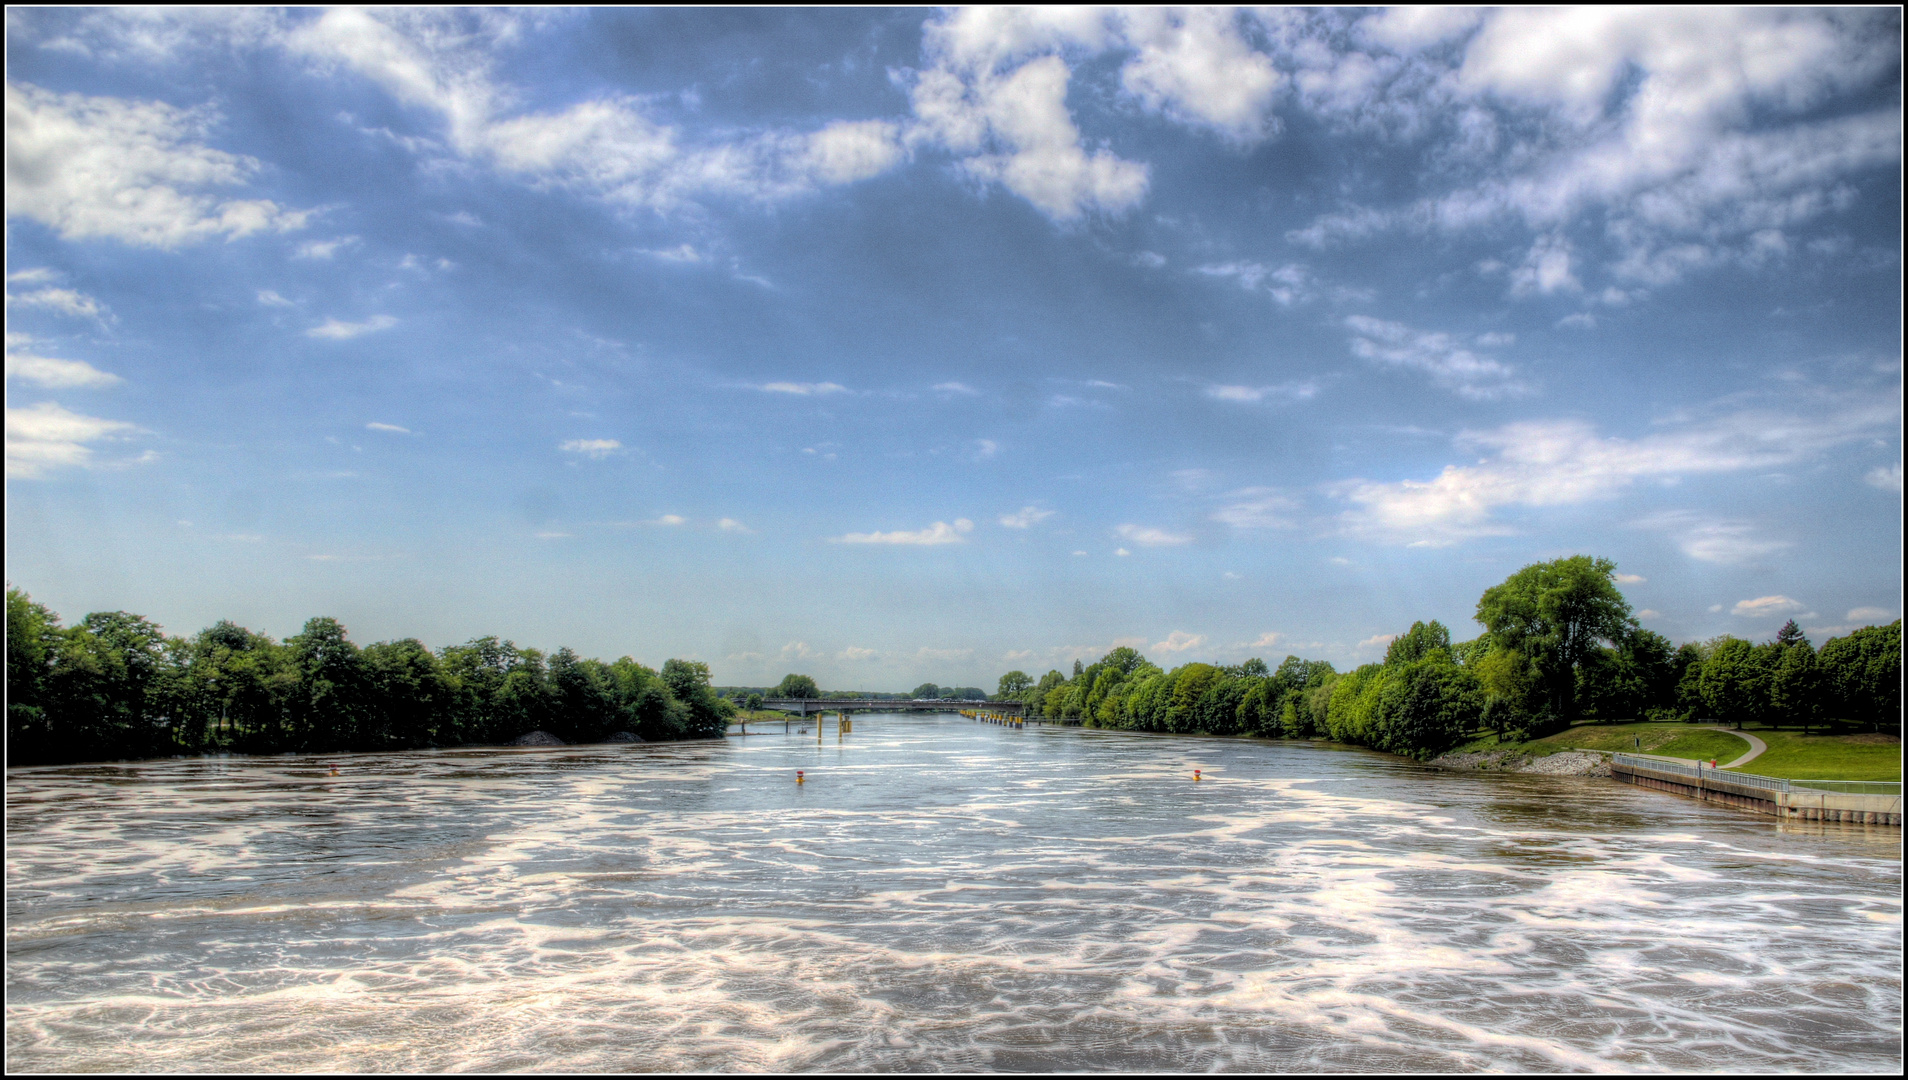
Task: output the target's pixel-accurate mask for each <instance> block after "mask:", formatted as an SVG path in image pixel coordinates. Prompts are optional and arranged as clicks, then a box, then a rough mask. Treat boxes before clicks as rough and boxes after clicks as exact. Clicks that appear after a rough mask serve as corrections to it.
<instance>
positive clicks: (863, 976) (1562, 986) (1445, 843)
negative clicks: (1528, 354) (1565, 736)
mask: <svg viewBox="0 0 1908 1080" xmlns="http://www.w3.org/2000/svg"><path fill="white" fill-rule="evenodd" d="M854 728H855V730H854V732H853V733H852V734H849V735H847V736H845V737H844V736H839V735H838V734H837V733H836V732H835V731H834V729H833V723H832V721H831V722H829V724H828V725H827V730H826V731H825V732H824V733H822V737H821V738H820V739H819V740H818V738H817V733H816V731H815V729H814V728H813V727H812V726H811V727H810V729H809V732H808V734H806V735H805V736H804V735H799V734H789V735H784V734H782V733H781V731H780V728H779V725H777V726H773V727H769V728H766V729H763V728H758V729H757V730H759V731H766V732H767V733H765V734H754V735H750V736H749V737H747V738H742V737H732V738H729V739H727V740H723V741H718V742H706V743H678V744H667V745H647V746H642V745H637V746H587V747H569V748H560V749H548V750H509V749H466V750H444V751H419V752H409V753H394V754H359V755H339V756H336V757H321V758H320V757H290V756H286V757H266V758H225V759H194V760H169V761H156V762H140V763H122V764H113V765H86V766H70V767H60V768H36V769H14V770H11V771H10V772H9V773H8V778H7V825H6V836H7V855H6V859H7V869H6V884H7V896H6V904H7V908H6V910H7V927H6V929H7V943H8V958H7V998H8V1000H7V1034H6V1040H7V1058H8V1064H9V1066H10V1068H12V1069H14V1070H24V1071H64V1070H118V1071H167V1072H173V1071H228V1072H229V1071H247V1070H337V1071H385V1070H413V1071H466V1070H526V1071H611V1070H712V1071H761V1070H840V1071H854V1070H894V1071H905V1070H921V1071H926V1070H934V1069H963V1070H1002V1071H1004V1070H1056V1069H1072V1070H1136V1069H1147V1070H1171V1071H1197V1070H1254V1071H1346V1070H1358V1071H1399V1072H1403V1071H1455V1070H1465V1071H1473V1070H1532V1071H1566V1070H1569V1071H1578V1070H1665V1071H1668V1070H1676V1071H1696V1072H1708V1071H1728V1072H1763V1071H1808V1072H1817V1071H1874V1072H1895V1071H1898V1070H1899V1069H1900V1067H1901V1064H1902V1031H1901V1018H1902V1014H1901V1001H1902V998H1901V993H1902V982H1901V967H1900V962H1901V956H1902V934H1901V928H1902V922H1901V907H1902V905H1901V889H1902V880H1901V858H1900V838H1901V833H1900V830H1898V829H1876V828H1873V827H1868V828H1864V827H1861V826H1837V825H1813V826H1788V825H1779V824H1777V823H1776V822H1774V821H1773V820H1771V819H1769V818H1763V817H1757V816H1754V815H1750V814H1745V813H1741V812H1739V811H1735V810H1730V809H1727V808H1722V807H1715V806H1707V805H1703V804H1699V803H1695V802H1692V801H1689V800H1685V799H1679V798H1677V797H1675V796H1672V795H1666V794H1663V793H1659V792H1653V791H1646V790H1640V789H1637V788H1633V787H1629V786H1626V785H1622V784H1618V783H1615V782H1612V781H1609V780H1593V779H1582V778H1569V777H1539V776H1516V775H1491V774H1454V773H1440V772H1435V771H1432V770H1429V769H1427V768H1424V767H1421V766H1417V765H1414V764H1412V763H1410V762H1407V761H1403V760H1400V759H1397V758H1392V757H1388V756H1385V755H1381V754H1375V753H1371V752H1367V751H1362V750H1353V749H1348V748H1342V747H1332V746H1325V745H1314V744H1309V743H1278V742H1252V741H1245V740H1235V739H1205V738H1190V737H1177V738H1175V737H1156V736H1141V735H1127V734H1117V733H1108V732H1095V731H1083V730H1081V729H1078V728H1039V727H1035V728H1029V729H1015V728H1007V727H999V726H994V725H990V724H981V723H975V722H973V721H969V720H965V719H961V718H959V717H954V716H925V717H924V716H898V715H897V716H885V715H860V716H857V717H856V718H855V723H854ZM333 762H335V763H336V764H337V765H338V766H339V769H338V775H336V776H333V775H332V774H331V771H330V769H329V768H328V767H327V766H328V765H329V764H331V763H333ZM1195 768H1197V769H1200V770H1202V774H1203V779H1201V780H1198V781H1194V780H1193V777H1192V770H1193V769H1195ZM797 769H801V770H804V771H805V773H806V782H805V783H803V784H801V785H797V784H796V783H795V771H796V770H797Z"/></svg>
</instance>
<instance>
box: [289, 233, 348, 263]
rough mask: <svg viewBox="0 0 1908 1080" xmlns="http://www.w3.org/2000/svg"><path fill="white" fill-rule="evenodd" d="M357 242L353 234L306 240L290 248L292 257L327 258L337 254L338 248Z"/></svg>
mask: <svg viewBox="0 0 1908 1080" xmlns="http://www.w3.org/2000/svg"><path fill="white" fill-rule="evenodd" d="M357 242H358V238H357V237H355V236H337V237H333V238H332V239H330V240H307V241H305V242H304V243H302V244H300V245H298V246H297V247H296V248H294V249H293V250H292V258H294V259H329V258H331V257H332V256H333V255H335V254H337V252H338V249H339V248H344V247H350V246H351V245H353V244H356V243H357Z"/></svg>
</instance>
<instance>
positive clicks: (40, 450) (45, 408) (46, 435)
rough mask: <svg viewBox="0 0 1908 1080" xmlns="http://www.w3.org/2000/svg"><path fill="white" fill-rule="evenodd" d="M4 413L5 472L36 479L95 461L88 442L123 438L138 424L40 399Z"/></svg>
mask: <svg viewBox="0 0 1908 1080" xmlns="http://www.w3.org/2000/svg"><path fill="white" fill-rule="evenodd" d="M6 413H7V424H6V435H7V439H6V441H7V475H8V476H14V477H20V478H22V479H37V478H39V477H43V476H45V475H46V474H47V473H48V472H49V471H50V470H53V469H58V468H89V467H91V466H93V465H94V464H95V462H94V460H93V448H92V446H91V445H89V444H91V443H99V442H109V441H114V440H118V439H124V438H126V437H127V436H129V435H131V434H132V433H134V432H137V431H138V430H139V428H138V427H137V426H136V425H133V424H129V423H126V422H125V421H123V420H102V419H100V418H98V417H95V416H82V415H81V414H79V413H76V412H71V411H69V410H67V409H63V408H61V407H60V406H59V405H58V404H56V403H54V402H51V401H43V402H41V403H39V404H38V405H34V406H32V407H30V408H25V409H14V408H9V409H7V411H6Z"/></svg>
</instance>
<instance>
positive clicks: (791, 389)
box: [755, 382, 848, 397]
mask: <svg viewBox="0 0 1908 1080" xmlns="http://www.w3.org/2000/svg"><path fill="white" fill-rule="evenodd" d="M755 389H757V390H760V391H762V392H764V393H769V394H794V395H796V396H797V397H816V396H825V395H828V394H846V393H848V388H847V387H845V386H843V385H841V384H840V383H831V382H824V383H812V382H803V383H798V382H772V383H763V384H762V385H760V386H758V387H755Z"/></svg>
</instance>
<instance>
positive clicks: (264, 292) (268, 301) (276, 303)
mask: <svg viewBox="0 0 1908 1080" xmlns="http://www.w3.org/2000/svg"><path fill="white" fill-rule="evenodd" d="M258 302H259V303H261V304H264V305H265V306H266V307H293V306H294V305H293V304H292V302H291V301H290V300H287V299H285V298H284V297H282V296H280V295H278V294H277V293H275V292H273V291H272V290H270V289H260V290H258Z"/></svg>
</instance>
